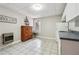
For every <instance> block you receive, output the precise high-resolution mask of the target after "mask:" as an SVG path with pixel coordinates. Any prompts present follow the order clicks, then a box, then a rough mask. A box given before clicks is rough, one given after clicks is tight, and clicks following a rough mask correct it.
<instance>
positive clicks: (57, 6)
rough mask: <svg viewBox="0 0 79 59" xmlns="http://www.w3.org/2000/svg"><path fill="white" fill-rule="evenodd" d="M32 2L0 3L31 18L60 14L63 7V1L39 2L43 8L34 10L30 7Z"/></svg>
mask: <svg viewBox="0 0 79 59" xmlns="http://www.w3.org/2000/svg"><path fill="white" fill-rule="evenodd" d="M33 4H34V3H4V4H0V5H2V6H5V7H7V8H9V9H13V10H15V11H17V12H19V13H21V14H23V15H26V16H30V17H32V18H39V17H46V16H56V15H61V14H62V13H63V10H64V8H65V4H64V3H40V4H41V5H42V7H43V9H42V10H40V11H35V10H34V9H32V5H33Z"/></svg>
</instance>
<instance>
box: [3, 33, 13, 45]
mask: <svg viewBox="0 0 79 59" xmlns="http://www.w3.org/2000/svg"><path fill="white" fill-rule="evenodd" d="M2 38H3V44H8V43H11V42H13V39H14V36H13V33H4V34H2Z"/></svg>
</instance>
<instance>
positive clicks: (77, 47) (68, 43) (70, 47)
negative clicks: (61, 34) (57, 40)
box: [61, 39, 79, 55]
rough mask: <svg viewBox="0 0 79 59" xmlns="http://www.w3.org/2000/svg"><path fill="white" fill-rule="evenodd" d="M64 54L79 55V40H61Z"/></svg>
mask: <svg viewBox="0 0 79 59" xmlns="http://www.w3.org/2000/svg"><path fill="white" fill-rule="evenodd" d="M61 54H62V55H79V42H78V41H72V40H64V39H63V40H61Z"/></svg>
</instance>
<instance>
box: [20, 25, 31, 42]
mask: <svg viewBox="0 0 79 59" xmlns="http://www.w3.org/2000/svg"><path fill="white" fill-rule="evenodd" d="M31 38H32V27H31V26H21V41H23V42H24V41H27V40H29V39H31Z"/></svg>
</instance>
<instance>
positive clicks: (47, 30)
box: [39, 16, 61, 38]
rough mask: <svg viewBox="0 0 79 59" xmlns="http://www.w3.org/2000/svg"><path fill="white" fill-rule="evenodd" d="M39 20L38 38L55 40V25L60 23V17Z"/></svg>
mask: <svg viewBox="0 0 79 59" xmlns="http://www.w3.org/2000/svg"><path fill="white" fill-rule="evenodd" d="M39 20H40V27H41V28H40V33H39V36H42V37H48V38H56V30H57V29H56V23H57V22H60V20H61V17H60V16H50V17H44V18H39Z"/></svg>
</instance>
